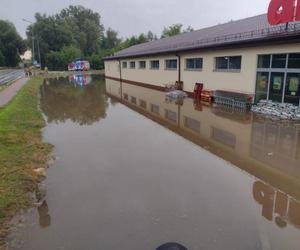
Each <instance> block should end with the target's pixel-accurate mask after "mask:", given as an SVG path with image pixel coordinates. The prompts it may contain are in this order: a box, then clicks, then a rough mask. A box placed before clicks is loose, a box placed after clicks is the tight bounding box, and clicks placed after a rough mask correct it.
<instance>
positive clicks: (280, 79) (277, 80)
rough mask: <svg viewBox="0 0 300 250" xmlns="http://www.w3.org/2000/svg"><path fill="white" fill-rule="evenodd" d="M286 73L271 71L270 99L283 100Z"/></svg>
mask: <svg viewBox="0 0 300 250" xmlns="http://www.w3.org/2000/svg"><path fill="white" fill-rule="evenodd" d="M283 85H284V73H277V72H273V73H271V81H270V92H269V100H272V101H274V102H282V94H283Z"/></svg>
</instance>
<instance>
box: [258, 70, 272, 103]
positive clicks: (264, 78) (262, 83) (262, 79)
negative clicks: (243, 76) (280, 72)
mask: <svg viewBox="0 0 300 250" xmlns="http://www.w3.org/2000/svg"><path fill="white" fill-rule="evenodd" d="M268 85H269V72H257V77H256V97H255V102H258V101H260V100H262V99H267V92H268Z"/></svg>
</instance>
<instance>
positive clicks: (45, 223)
mask: <svg viewBox="0 0 300 250" xmlns="http://www.w3.org/2000/svg"><path fill="white" fill-rule="evenodd" d="M38 213H39V222H40V227H41V228H46V227H49V226H50V225H51V216H50V215H49V208H48V204H47V202H46V201H43V203H42V205H40V206H39V207H38Z"/></svg>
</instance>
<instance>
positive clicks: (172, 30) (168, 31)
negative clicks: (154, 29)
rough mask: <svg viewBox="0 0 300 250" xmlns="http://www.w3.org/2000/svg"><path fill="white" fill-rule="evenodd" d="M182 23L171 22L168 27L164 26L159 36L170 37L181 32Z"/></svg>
mask: <svg viewBox="0 0 300 250" xmlns="http://www.w3.org/2000/svg"><path fill="white" fill-rule="evenodd" d="M182 26H183V25H182V24H173V25H171V26H169V27H168V28H166V27H164V29H163V32H162V35H161V37H162V38H165V37H171V36H176V35H179V34H181V33H182Z"/></svg>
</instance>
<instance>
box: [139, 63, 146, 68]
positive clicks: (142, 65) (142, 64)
mask: <svg viewBox="0 0 300 250" xmlns="http://www.w3.org/2000/svg"><path fill="white" fill-rule="evenodd" d="M139 68H140V69H145V68H146V62H145V61H139Z"/></svg>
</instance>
